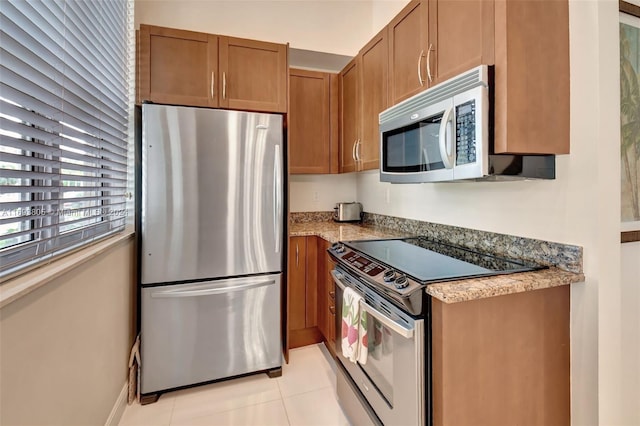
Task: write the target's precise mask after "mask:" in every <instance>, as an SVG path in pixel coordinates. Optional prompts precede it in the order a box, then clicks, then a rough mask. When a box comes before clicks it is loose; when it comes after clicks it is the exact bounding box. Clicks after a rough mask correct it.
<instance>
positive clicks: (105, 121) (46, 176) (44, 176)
mask: <svg viewBox="0 0 640 426" xmlns="http://www.w3.org/2000/svg"><path fill="white" fill-rule="evenodd" d="M132 10H133V4H132V0H102V1H80V0H39V1H36V0H2V1H0V40H1V43H0V57H2V61H1V62H0V277H6V276H8V275H10V274H13V273H14V272H16V271H18V270H21V269H24V268H26V267H29V266H32V265H35V264H38V263H40V262H43V261H47V260H49V259H50V258H51V257H52V256H55V255H58V254H61V253H64V252H68V251H69V250H72V249H75V248H77V247H80V246H82V245H84V244H87V243H90V242H92V241H95V240H97V239H99V238H102V237H105V236H107V235H110V234H113V233H115V232H118V231H121V230H123V229H124V226H125V223H126V221H127V212H128V208H127V207H128V206H129V204H128V200H127V197H126V195H127V193H128V192H129V190H128V189H127V188H128V182H129V180H128V177H130V176H131V174H130V173H128V171H129V172H130V170H128V166H130V164H131V158H130V157H131V154H130V153H131V151H132V150H131V147H130V143H131V139H132V138H131V136H130V135H131V129H130V123H131V122H132V120H130V117H131V115H132V110H131V108H132V104H133V98H132V84H133V79H132V69H133V67H132V63H133V59H132V58H133V49H132V46H133V43H132V36H133V22H132Z"/></svg>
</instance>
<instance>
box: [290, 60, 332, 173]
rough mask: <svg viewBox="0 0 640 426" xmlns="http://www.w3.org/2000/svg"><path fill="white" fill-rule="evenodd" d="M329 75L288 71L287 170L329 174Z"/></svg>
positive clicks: (330, 152) (330, 126)
mask: <svg viewBox="0 0 640 426" xmlns="http://www.w3.org/2000/svg"><path fill="white" fill-rule="evenodd" d="M330 80H331V74H328V73H322V72H317V71H306V70H298V69H290V70H289V88H290V99H289V102H290V105H289V172H290V173H291V174H303V173H314V174H320V173H330V172H331V156H332V155H336V156H337V152H332V150H331V128H332V124H333V126H335V125H337V123H331V110H330V99H331V82H330Z"/></svg>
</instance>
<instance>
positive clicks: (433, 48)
mask: <svg viewBox="0 0 640 426" xmlns="http://www.w3.org/2000/svg"><path fill="white" fill-rule="evenodd" d="M532 22H535V23H536V25H531V23H532ZM541 28H544V30H541ZM388 31H389V103H390V105H394V104H396V103H398V102H400V101H402V100H404V99H406V98H408V97H410V96H412V95H414V94H416V93H418V92H420V91H422V90H425V89H427V88H428V87H431V86H433V85H435V84H438V83H441V82H443V81H445V80H447V79H449V78H451V77H454V76H456V75H458V74H460V73H461V72H464V71H466V70H468V69H471V68H473V67H475V66H478V65H481V64H487V65H495V75H494V85H493V88H492V90H493V96H494V103H493V110H494V115H495V117H494V123H493V125H494V141H493V144H494V151H495V153H498V154H500V153H510V154H568V153H569V18H568V2H567V0H550V1H544V2H538V1H519V0H428V1H427V0H413V1H411V2H410V3H409V4H408V5H407V6H406V7H405V8H404V9H403V10H402V11H401V12H400V13H399V14H398V15H397V16H396V17H395V18H394V19H393V20H392V21H391V22H390V23H389V25H388ZM541 123H544V125H541Z"/></svg>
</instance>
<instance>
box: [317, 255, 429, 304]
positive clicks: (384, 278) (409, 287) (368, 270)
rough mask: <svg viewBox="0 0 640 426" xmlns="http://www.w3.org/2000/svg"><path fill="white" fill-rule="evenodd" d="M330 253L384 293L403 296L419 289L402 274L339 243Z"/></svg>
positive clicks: (415, 283) (418, 285)
mask: <svg viewBox="0 0 640 426" xmlns="http://www.w3.org/2000/svg"><path fill="white" fill-rule="evenodd" d="M329 251H330V253H331V254H332V255H333V256H334V257H335V258H336V259H337V260H338V261H339V262H340V263H341V264H343V265H346V266H348V267H349V268H350V269H352V270H356V271H357V272H358V273H359V274H360V276H362V277H364V278H366V279H367V280H368V281H369V282H374V283H376V284H378V286H379V287H381V288H384V289H385V290H386V291H389V290H391V291H392V292H395V293H399V294H401V295H405V294H408V293H411V292H413V291H414V290H416V289H418V288H420V287H421V285H420V284H419V283H417V282H415V281H414V280H412V279H411V278H409V277H408V276H406V275H404V274H403V273H402V272H399V271H396V270H394V269H392V268H389V267H388V266H386V265H384V264H381V263H378V262H376V261H374V260H372V259H370V258H369V257H367V256H364V255H362V254H360V253H358V252H356V251H354V250H352V249H350V248H348V247H345V246H344V245H343V244H341V243H335V244H333V245H332V246H331V248H330V249H329Z"/></svg>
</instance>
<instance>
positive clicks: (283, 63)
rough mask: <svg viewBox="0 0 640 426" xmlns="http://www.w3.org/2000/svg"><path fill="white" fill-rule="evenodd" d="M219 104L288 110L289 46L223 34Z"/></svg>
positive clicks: (268, 110) (266, 109)
mask: <svg viewBox="0 0 640 426" xmlns="http://www.w3.org/2000/svg"><path fill="white" fill-rule="evenodd" d="M219 69H220V79H221V81H220V84H221V88H222V93H221V98H220V106H222V107H225V108H230V109H243V110H251V111H267V112H287V46H286V45H284V44H275V43H266V42H261V41H255V40H246V39H241V38H233V37H222V36H221V37H220V66H219Z"/></svg>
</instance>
